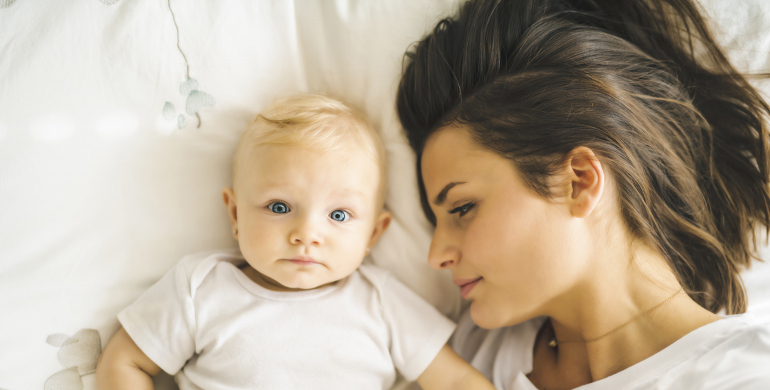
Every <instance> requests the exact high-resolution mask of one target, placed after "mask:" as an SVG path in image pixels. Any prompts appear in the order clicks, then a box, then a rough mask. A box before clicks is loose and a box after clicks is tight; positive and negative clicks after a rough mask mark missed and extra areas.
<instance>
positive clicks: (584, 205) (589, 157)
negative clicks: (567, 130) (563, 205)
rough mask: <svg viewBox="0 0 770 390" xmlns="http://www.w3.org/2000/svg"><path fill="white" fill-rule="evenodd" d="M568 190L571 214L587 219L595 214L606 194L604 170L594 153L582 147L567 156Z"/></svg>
mask: <svg viewBox="0 0 770 390" xmlns="http://www.w3.org/2000/svg"><path fill="white" fill-rule="evenodd" d="M565 169H566V170H567V172H566V173H567V177H568V181H569V184H570V187H569V188H568V189H567V191H568V194H569V197H568V199H567V202H568V204H569V209H570V213H571V214H572V216H574V217H577V218H585V217H587V216H588V215H590V214H591V212H593V210H594V208H595V207H596V205H597V204H598V203H599V199H601V197H602V194H603V192H604V170H603V169H602V164H601V162H599V159H598V158H597V157H596V154H594V152H593V151H592V150H591V149H589V148H587V147H585V146H580V147H577V148H575V149H573V150H572V151H571V152H570V153H569V154H568V155H567V164H566V167H565Z"/></svg>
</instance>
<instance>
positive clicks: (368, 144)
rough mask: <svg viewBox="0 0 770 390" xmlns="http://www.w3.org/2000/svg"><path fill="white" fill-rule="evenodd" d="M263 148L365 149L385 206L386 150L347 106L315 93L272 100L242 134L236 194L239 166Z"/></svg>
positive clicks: (235, 165) (236, 165)
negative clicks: (373, 165)
mask: <svg viewBox="0 0 770 390" xmlns="http://www.w3.org/2000/svg"><path fill="white" fill-rule="evenodd" d="M260 145H297V146H305V147H309V148H312V149H317V150H321V151H323V152H342V151H344V150H345V149H346V148H350V147H356V148H362V149H363V150H364V151H366V152H367V154H369V155H371V157H372V158H373V159H374V161H375V162H376V163H377V166H378V168H379V170H380V182H379V190H378V192H377V194H378V195H377V204H378V205H379V206H380V207H382V205H383V202H384V199H385V193H386V183H387V179H386V178H387V168H386V167H387V164H386V159H385V147H384V145H383V143H382V139H381V138H380V135H379V133H377V131H376V130H375V129H374V128H373V127H372V125H371V124H370V123H369V121H368V120H367V119H366V117H364V116H363V114H361V112H360V111H358V110H357V109H356V108H354V107H353V106H352V105H350V104H348V103H344V102H342V101H340V100H337V99H334V98H331V97H328V96H324V95H315V94H302V95H294V96H290V97H285V98H279V99H276V100H275V101H273V103H272V104H271V105H270V106H268V107H267V108H265V109H264V110H263V111H262V112H260V113H259V115H257V118H256V119H254V122H252V123H251V124H250V125H249V126H248V127H247V128H246V130H244V131H243V134H241V138H240V140H239V141H238V147H237V149H236V151H235V158H234V161H233V190H234V191H237V181H238V173H239V170H240V167H241V166H242V165H243V164H244V163H245V161H246V160H247V159H248V155H249V153H251V152H252V151H253V149H254V148H255V147H257V146H260Z"/></svg>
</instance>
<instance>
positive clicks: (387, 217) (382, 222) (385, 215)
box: [367, 211, 393, 249]
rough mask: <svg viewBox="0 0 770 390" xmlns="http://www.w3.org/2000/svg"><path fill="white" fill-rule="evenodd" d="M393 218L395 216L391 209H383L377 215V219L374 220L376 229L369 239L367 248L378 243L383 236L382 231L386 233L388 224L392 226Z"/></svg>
mask: <svg viewBox="0 0 770 390" xmlns="http://www.w3.org/2000/svg"><path fill="white" fill-rule="evenodd" d="M392 219H393V216H392V215H391V214H390V212H389V211H383V212H381V213H380V215H379V216H377V221H375V222H374V231H373V232H372V237H371V238H370V239H369V244H368V245H367V249H371V248H372V247H374V244H376V243H377V241H378V240H379V239H380V237H382V233H385V230H388V226H390V221H391V220H392Z"/></svg>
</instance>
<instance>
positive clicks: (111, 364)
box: [96, 95, 494, 390]
mask: <svg viewBox="0 0 770 390" xmlns="http://www.w3.org/2000/svg"><path fill="white" fill-rule="evenodd" d="M385 178H386V175H385V152H384V149H383V146H382V142H381V140H380V139H379V136H378V135H377V133H376V131H374V129H372V127H371V126H370V125H369V124H368V123H367V121H366V120H365V119H364V118H363V117H362V116H361V115H360V114H358V113H357V112H356V111H355V110H353V109H352V108H351V107H349V106H348V105H346V104H344V103H342V102H339V101H337V100H334V99H331V98H328V97H324V96H319V95H300V96H295V97H291V98H287V99H282V100H278V101H276V102H275V103H274V104H273V105H272V106H271V107H269V108H268V109H267V110H265V111H263V112H262V113H261V114H260V115H259V116H258V117H257V119H256V120H255V121H254V122H253V123H252V124H251V125H249V126H248V127H247V128H246V130H245V131H244V133H243V135H242V136H241V139H240V141H239V143H238V148H237V150H236V153H235V159H234V164H233V188H232V189H230V188H226V189H224V191H223V194H222V195H223V198H224V202H225V205H226V206H227V211H228V214H229V216H230V222H231V224H232V231H233V236H234V237H235V238H236V239H237V240H238V244H239V246H240V251H234V252H221V251H220V252H210V253H204V254H197V255H191V256H188V257H185V258H184V259H182V260H181V261H180V262H179V264H177V266H176V267H175V268H173V269H172V270H171V271H169V272H168V273H167V274H166V275H165V276H164V277H163V278H162V279H161V280H160V281H158V282H157V283H156V284H155V285H154V286H152V287H151V288H150V289H149V290H148V291H147V292H145V293H144V294H143V295H142V296H141V297H139V299H137V301H136V302H134V303H133V304H132V305H131V306H129V307H128V308H126V309H125V310H123V311H122V312H121V313H120V314H119V315H118V319H119V320H120V323H121V324H122V326H123V327H122V329H120V330H119V331H118V333H117V334H116V335H115V336H114V337H113V338H112V339H111V340H110V342H109V343H108V345H107V347H106V348H105V350H104V352H103V353H102V356H101V357H100V359H99V364H98V368H97V373H96V376H97V384H98V386H99V388H100V389H102V390H106V389H120V388H125V389H143V388H150V389H151V388H152V386H153V383H152V378H151V376H154V375H155V374H157V373H158V372H160V370H161V369H162V370H163V371H166V372H167V373H169V374H172V375H176V380H177V383H178V384H179V386H180V388H181V389H182V390H187V389H209V390H210V389H388V388H390V387H391V385H392V384H393V383H394V381H395V378H396V369H397V370H398V371H399V372H400V373H401V375H403V376H404V377H405V378H406V379H407V380H417V382H418V383H419V384H420V385H421V386H422V387H423V388H424V389H458V388H467V389H494V387H493V386H492V385H491V384H490V383H489V382H488V381H487V380H486V379H485V378H484V377H483V376H482V375H481V374H480V373H479V372H478V371H476V370H475V369H474V368H473V367H471V366H470V365H469V364H468V363H466V362H465V361H464V360H462V359H461V358H460V357H459V356H458V355H457V354H455V353H454V351H453V350H452V349H451V348H449V347H448V346H446V342H447V340H448V339H449V336H450V335H451V334H452V331H453V330H454V324H453V323H452V322H451V321H449V320H448V319H446V318H445V317H444V316H442V315H441V314H440V313H438V312H437V311H436V309H434V308H433V307H432V306H431V305H429V304H428V303H426V302H425V301H423V300H422V299H421V298H420V297H419V296H417V295H416V294H414V293H413V292H412V291H410V290H409V289H407V288H406V287H405V286H403V285H402V284H401V283H400V282H398V280H396V279H395V278H394V277H393V276H392V275H391V274H390V273H388V272H387V271H385V270H383V269H380V268H377V267H374V266H371V265H361V262H362V261H363V258H364V256H365V255H366V254H367V253H369V250H370V248H371V247H372V246H373V245H374V244H375V243H376V242H377V240H378V239H379V238H380V236H381V235H382V233H383V232H384V231H385V230H386V229H387V227H388V224H389V223H390V220H391V216H390V214H389V213H388V212H387V211H384V208H383V202H384V195H385Z"/></svg>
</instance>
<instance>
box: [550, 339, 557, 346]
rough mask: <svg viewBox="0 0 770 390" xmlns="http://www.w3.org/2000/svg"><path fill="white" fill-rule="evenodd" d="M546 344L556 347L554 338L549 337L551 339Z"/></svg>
mask: <svg viewBox="0 0 770 390" xmlns="http://www.w3.org/2000/svg"><path fill="white" fill-rule="evenodd" d="M548 346H549V347H551V348H556V339H551V341H549V342H548Z"/></svg>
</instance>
